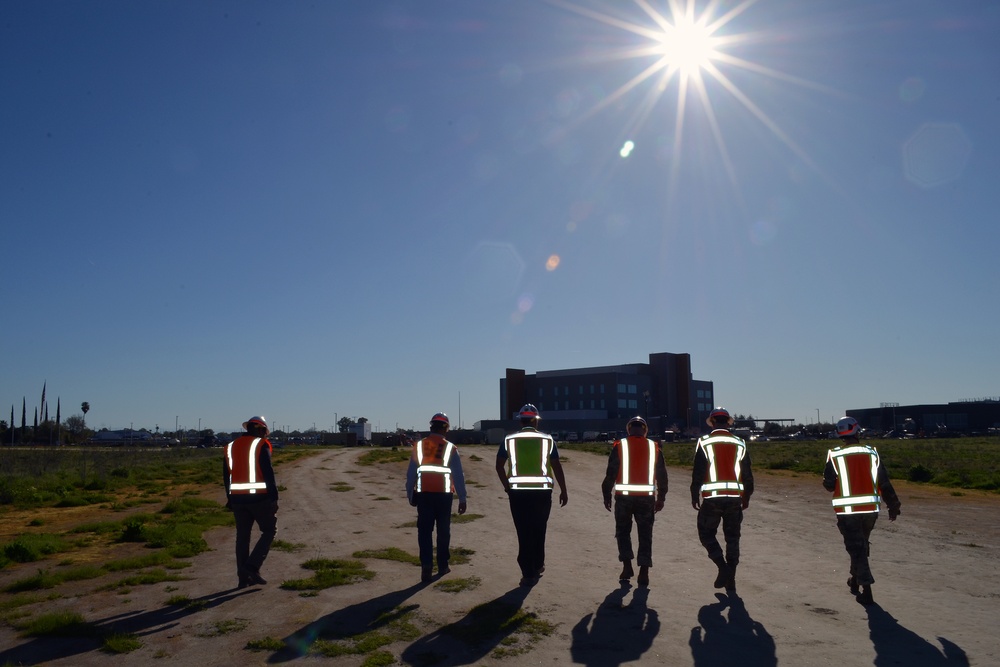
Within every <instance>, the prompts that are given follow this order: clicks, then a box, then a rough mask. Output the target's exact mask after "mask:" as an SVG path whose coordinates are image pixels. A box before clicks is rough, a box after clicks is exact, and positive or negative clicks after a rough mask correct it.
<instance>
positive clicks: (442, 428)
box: [431, 412, 451, 433]
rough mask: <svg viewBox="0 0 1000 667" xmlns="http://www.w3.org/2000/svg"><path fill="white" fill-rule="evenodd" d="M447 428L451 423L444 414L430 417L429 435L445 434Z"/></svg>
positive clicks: (440, 413)
mask: <svg viewBox="0 0 1000 667" xmlns="http://www.w3.org/2000/svg"><path fill="white" fill-rule="evenodd" d="M449 428H451V422H450V421H449V420H448V415H446V414H445V413H443V412H438V413H435V415H434V416H433V417H431V433H445V432H447V430H448V429H449Z"/></svg>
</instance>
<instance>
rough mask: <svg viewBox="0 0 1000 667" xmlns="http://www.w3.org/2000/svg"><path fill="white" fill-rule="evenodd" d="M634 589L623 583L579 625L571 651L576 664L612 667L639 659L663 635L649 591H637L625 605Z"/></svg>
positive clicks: (575, 628) (638, 589) (643, 589)
mask: <svg viewBox="0 0 1000 667" xmlns="http://www.w3.org/2000/svg"><path fill="white" fill-rule="evenodd" d="M631 588H632V585H631V584H629V583H628V582H627V581H626V582H623V583H622V584H621V586H620V588H616V589H615V590H613V591H612V592H611V593H609V594H608V596H607V597H606V598H604V602H602V603H601V605H600V606H599V607H598V608H597V611H595V612H594V613H593V614H587V615H586V616H584V617H583V618H582V619H580V622H579V623H577V624H576V627H574V628H573V645H572V647H571V649H570V652H571V655H572V656H573V662H575V663H577V664H581V665H588V666H591V667H613V666H614V665H620V664H622V663H625V662H632V661H635V660H638V659H640V658H641V657H642V654H643V653H645V652H646V651H648V650H649V648H650V647H651V646H652V645H653V639H654V638H655V637H656V635H658V634H659V632H660V618H659V615H658V614H657V613H656V611H655V610H653V609H650V608H648V607H647V606H646V601H647V600H648V599H649V589H648V588H637V589H636V590H635V593H634V594H633V595H632V600H631V601H630V602H629V603H628V604H627V605H624V606H623V605H622V602H623V601H624V600H625V595H626V594H627V593H628V591H629V590H630V589H631Z"/></svg>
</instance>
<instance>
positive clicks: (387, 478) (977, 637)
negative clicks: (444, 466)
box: [0, 447, 1000, 667]
mask: <svg viewBox="0 0 1000 667" xmlns="http://www.w3.org/2000/svg"><path fill="white" fill-rule="evenodd" d="M493 452H494V450H493V449H492V448H487V447H464V448H462V454H463V461H464V464H465V469H466V474H467V477H468V479H469V481H470V487H469V513H470V514H471V513H475V514H482V515H484V516H483V518H481V519H478V520H476V521H473V522H470V523H465V524H459V525H455V526H453V539H452V543H453V546H460V547H467V548H470V549H473V550H474V551H475V554H474V555H473V556H472V557H471V562H470V563H469V564H467V565H459V566H455V567H453V568H452V573H451V574H449V575H447V576H446V577H445V579H446V580H447V579H457V578H464V577H472V576H476V577H478V578H479V579H481V582H482V583H481V584H480V585H479V586H478V587H477V588H475V589H473V590H466V591H463V592H460V593H447V592H444V591H442V590H440V589H438V588H436V587H434V586H433V585H430V586H427V585H421V584H420V583H419V578H420V577H419V569H418V568H417V567H415V566H413V565H407V564H403V563H398V562H392V561H384V560H368V561H366V563H367V565H368V567H369V568H370V569H372V570H374V571H376V573H377V575H376V576H375V578H374V579H372V580H370V581H366V582H362V583H359V584H354V585H351V586H345V587H338V588H330V589H326V590H323V591H321V592H320V593H319V594H318V595H316V596H315V597H301V596H299V595H298V594H297V593H295V592H291V591H285V590H282V589H281V588H279V587H278V584H280V582H281V581H283V580H287V579H294V578H301V577H303V576H306V575H307V574H308V573H307V572H306V571H305V570H303V569H301V567H300V564H301V563H302V562H303V561H305V560H307V559H309V558H314V557H326V558H349V557H350V555H351V553H352V552H354V551H356V550H359V549H369V548H370V549H379V548H384V547H389V546H398V547H400V548H403V549H406V550H407V551H410V552H411V553H416V531H415V529H414V528H409V527H404V526H403V524H405V523H407V522H412V521H413V520H414V519H415V510H413V509H412V508H410V507H409V505H408V504H407V503H406V500H405V495H404V492H403V478H404V472H405V466H404V464H392V465H381V466H374V467H361V466H357V465H356V464H355V463H354V459H355V457H356V456H357V455H358V453H359V451H358V450H334V451H329V452H324V453H321V454H319V455H318V456H317V457H315V458H312V459H309V460H303V461H299V462H296V463H293V464H288V465H286V466H283V467H281V468H279V470H278V477H279V481H280V483H282V484H283V485H285V486H287V487H288V490H287V491H286V492H285V493H284V494H283V496H282V501H281V510H280V512H279V523H278V538H279V539H282V540H285V541H287V542H292V543H303V544H305V545H307V546H306V548H305V549H303V550H301V551H299V552H297V553H288V552H283V551H272V553H271V556H270V558H269V559H268V561H267V563H266V564H265V566H264V568H263V571H262V573H263V575H264V576H265V577H266V578H267V579H268V580H269V581H270V583H269V584H268V585H267V586H263V587H259V588H251V589H245V590H240V591H237V590H234V589H233V586H235V583H236V577H235V575H234V573H233V566H232V555H231V550H232V547H231V545H232V539H233V533H232V530H227V529H220V530H216V531H213V532H211V533H209V534H208V535H207V536H206V537H207V539H208V541H209V543H210V545H211V547H212V549H213V550H212V551H209V552H206V553H204V554H201V555H199V556H198V557H196V558H194V559H193V566H192V567H190V568H188V569H187V570H184V571H183V574H184V576H185V577H186V580H185V581H182V582H179V583H176V582H175V583H170V584H166V583H165V584H157V585H153V586H146V587H137V588H134V589H133V590H132V591H131V592H130V593H128V594H126V595H120V594H114V593H94V592H93V590H94V589H95V588H96V587H97V586H98V585H99V583H95V582H93V581H90V582H82V583H80V584H74V585H72V586H76V590H79V591H80V595H79V596H78V597H70V596H67V595H66V594H67V593H68V592H70V591H72V590H74V589H73V588H70V585H66V586H64V587H62V588H60V589H59V592H61V593H63V594H64V597H62V598H59V599H56V600H53V601H51V602H47V603H43V605H36V606H35V607H31V608H28V610H29V611H31V612H32V613H38V612H40V611H42V610H43V609H44V610H47V611H49V610H56V609H72V610H76V611H79V612H80V613H82V614H83V615H84V617H85V618H86V620H87V621H89V622H91V623H94V624H97V625H100V626H106V627H107V626H112V627H114V628H115V629H116V630H119V631H122V632H133V633H136V634H137V635H138V636H139V638H140V640H141V641H142V643H143V647H142V648H141V649H139V650H137V651H135V652H133V653H130V654H127V655H122V656H110V655H107V654H104V653H101V652H99V651H97V650H95V649H94V644H93V643H92V642H88V641H86V640H83V641H81V640H69V639H45V640H37V639H25V638H22V637H19V636H17V634H16V633H15V632H14V631H13V630H11V629H10V628H8V627H3V628H0V664H6V663H9V664H20V663H23V664H37V663H42V662H45V663H46V664H54V665H105V664H109V663H112V664H113V663H118V664H147V663H150V664H153V663H161V662H171V663H172V664H185V665H186V664H198V665H232V664H237V663H238V664H243V665H259V664H260V665H262V664H270V663H280V662H289V661H302V660H306V661H309V662H316V661H321V662H327V663H331V664H338V665H360V664H361V662H362V661H363V659H364V657H363V656H344V657H339V658H319V657H315V656H314V657H308V658H302V657H300V656H301V655H302V654H303V653H304V652H305V651H306V650H307V649H308V648H309V646H310V645H311V644H312V642H313V641H314V640H315V638H316V637H323V636H327V637H329V636H331V633H335V632H337V631H340V632H342V633H343V632H348V633H349V632H356V631H359V630H361V629H363V628H365V627H366V626H368V625H369V624H370V623H372V621H373V620H374V619H375V618H376V616H377V615H378V614H379V613H381V612H383V611H385V610H389V609H394V608H404V609H406V610H411V609H412V610H416V611H417V617H418V622H417V624H418V626H419V627H420V629H421V631H422V632H423V633H424V634H423V636H421V637H420V638H419V639H416V640H406V641H399V642H396V643H395V644H392V645H390V646H388V647H387V648H388V650H389V651H391V652H392V653H393V655H394V656H396V658H397V660H399V661H400V662H402V663H404V664H414V665H424V664H438V665H470V664H476V665H495V664H504V665H526V664H527V665H564V664H572V663H576V664H584V665H593V666H595V667H597V666H601V667H604V666H610V665H619V664H625V663H639V664H647V663H648V664H664V665H670V666H683V665H698V666H707V665H729V664H737V665H751V666H759V665H777V664H782V665H788V666H792V667H798V666H800V665H806V666H809V665H834V666H836V667H849V666H854V665H870V664H874V665H879V666H881V665H907V666H915V667H922V666H925V665H951V664H955V665H965V664H970V665H984V666H985V665H998V664H1000V638H998V635H997V631H996V622H997V619H998V617H1000V604H998V602H1000V570H998V554H1000V522H998V520H997V509H998V508H1000V498H998V497H997V496H995V495H984V494H973V493H968V494H965V495H962V496H957V497H956V496H952V495H950V493H949V492H947V491H942V490H937V489H928V488H924V487H918V486H914V485H907V484H903V483H897V491H898V492H899V495H900V497H901V499H902V501H903V513H902V516H901V517H900V518H899V520H898V521H896V522H895V523H889V521H888V520H887V517H886V516H885V515H883V517H882V518H881V519H880V520H879V523H878V526H877V527H876V529H875V533H874V535H873V540H872V563H873V565H872V567H873V571H874V573H875V577H876V579H877V584H876V586H875V598H876V601H877V604H876V605H875V606H872V607H868V608H865V607H863V606H861V605H859V604H858V603H857V602H856V601H855V600H854V598H853V597H852V596H851V595H850V594H849V593H848V590H847V587H846V586H845V583H844V582H845V580H846V579H847V574H846V566H847V563H848V561H847V554H846V552H845V551H844V549H843V543H842V542H841V539H840V535H839V533H838V532H837V529H836V523H835V519H834V515H833V511H832V510H831V508H830V503H829V495H828V494H826V493H825V492H824V491H823V489H822V487H821V485H820V481H819V479H818V477H809V476H790V475H774V474H766V473H761V472H758V481H757V488H758V490H757V494H756V495H755V496H754V499H753V503H752V504H751V506H750V509H749V510H748V511H747V513H746V515H745V520H744V529H743V563H742V564H741V566H740V572H739V595H738V597H732V598H729V597H726V596H725V595H722V594H720V593H718V592H717V591H716V590H715V589H713V588H712V580H713V579H714V566H713V565H712V564H711V562H710V561H709V560H708V559H707V558H706V557H705V554H704V551H703V549H702V547H701V546H700V544H699V543H698V540H697V535H696V533H695V511H694V510H693V509H692V508H691V507H690V504H689V500H688V498H689V496H688V491H687V487H688V484H689V477H690V473H689V471H687V470H683V469H670V481H671V492H670V494H669V495H668V497H667V506H666V508H665V509H664V511H663V512H661V513H660V514H659V515H658V516H657V522H656V527H655V530H654V550H653V558H654V567H653V569H652V571H651V580H652V581H651V583H650V586H649V588H648V589H640V588H634V587H629V586H625V587H623V586H620V585H619V583H618V581H617V574H618V571H619V564H618V563H617V555H616V550H615V544H614V537H613V534H614V521H613V518H612V515H611V514H610V513H609V512H607V511H605V510H604V507H603V505H602V502H601V496H600V481H601V477H602V476H603V470H604V465H605V459H604V458H603V457H599V456H595V455H590V454H585V453H580V452H572V451H566V452H563V455H564V459H565V463H564V466H565V469H566V476H567V480H568V484H569V504H568V505H567V506H566V507H564V508H558V507H554V508H553V511H552V517H551V519H550V522H549V534H548V542H547V559H546V560H547V563H546V566H547V570H546V573H545V576H544V577H542V580H541V582H540V583H539V584H538V585H537V586H536V587H534V588H532V589H530V590H529V589H522V588H519V587H518V586H517V583H518V579H519V571H518V569H517V565H516V562H515V556H516V548H517V547H516V539H515V538H514V534H513V527H512V524H511V520H510V514H509V510H508V507H507V503H506V499H505V497H504V496H503V494H502V492H501V491H500V485H499V482H498V481H497V480H496V476H495V473H494V471H493ZM474 459H478V460H474ZM336 482H346V483H348V484H350V485H351V486H353V487H354V489H355V490H354V491H352V492H346V493H344V492H335V491H333V490H332V489H331V485H333V484H334V483H336ZM218 497H219V498H220V499H221V490H220V492H219V495H218ZM4 520H5V521H9V520H10V518H9V516H8V517H7V518H5V519H4ZM37 567H38V565H37V564H29V565H23V566H17V567H15V568H8V569H6V570H4V571H2V572H0V585H3V584H4V583H6V582H9V581H12V580H13V579H16V578H20V577H23V576H26V575H27V574H30V573H32V572H34V571H35V569H37ZM168 587H171V588H172V589H176V590H172V589H171V588H168ZM4 595H6V594H4ZM172 595H187V596H189V597H190V598H192V599H199V600H201V601H203V602H204V603H205V604H204V607H203V608H202V609H200V610H196V611H192V610H187V609H178V608H174V607H169V606H166V605H165V602H166V600H167V599H168V598H169V597H170V596H172ZM2 601H3V595H0V602H2ZM505 603H509V604H511V605H514V606H518V605H519V606H520V607H521V608H522V609H524V610H525V611H529V612H533V613H535V614H537V616H538V617H539V618H540V619H542V620H544V621H548V622H550V623H552V624H554V625H555V631H554V632H553V634H552V635H551V636H549V637H546V638H543V639H542V640H541V641H539V642H538V643H537V644H535V645H534V646H533V647H531V648H530V650H529V651H528V652H527V653H524V654H522V655H520V656H516V657H506V658H502V659H500V658H496V657H494V655H493V652H494V650H495V649H497V648H498V647H506V646H508V645H507V644H506V643H500V640H501V637H500V636H499V635H497V636H494V637H492V638H491V639H489V640H487V641H485V642H483V643H481V644H471V645H470V644H468V643H466V642H464V641H462V640H461V639H457V638H455V637H454V636H453V635H449V634H447V633H441V632H438V631H437V630H438V629H439V628H441V627H442V626H445V625H447V624H450V623H454V622H461V621H462V620H463V619H465V620H466V621H468V620H469V619H468V616H469V612H470V610H471V609H472V608H473V607H475V606H477V605H483V604H488V605H489V607H488V608H491V609H497V608H502V605H503V604H505ZM236 620H239V623H237V625H241V624H243V623H244V622H245V625H246V627H244V628H243V629H242V630H238V631H235V632H230V633H227V634H221V635H220V634H218V632H217V627H218V626H217V625H216V624H217V623H219V622H231V621H236ZM501 634H503V633H501ZM265 637H273V638H277V639H281V640H284V641H285V642H286V643H287V644H288V645H289V647H290V648H288V649H285V650H283V651H278V652H274V651H263V652H252V651H248V650H246V649H245V648H244V646H245V645H246V643H247V641H250V640H259V639H263V638H265ZM507 641H508V642H509V641H510V639H508V640H507ZM520 642H521V643H522V644H523V642H524V639H523V638H522V639H521V640H520ZM516 645H517V644H515V646H516Z"/></svg>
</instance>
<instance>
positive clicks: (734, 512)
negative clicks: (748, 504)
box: [698, 497, 743, 565]
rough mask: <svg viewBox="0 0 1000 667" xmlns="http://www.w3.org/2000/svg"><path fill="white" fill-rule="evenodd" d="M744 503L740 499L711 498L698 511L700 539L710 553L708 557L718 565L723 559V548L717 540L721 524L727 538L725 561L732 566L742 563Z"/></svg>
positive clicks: (704, 500) (705, 500) (703, 500)
mask: <svg viewBox="0 0 1000 667" xmlns="http://www.w3.org/2000/svg"><path fill="white" fill-rule="evenodd" d="M742 503H743V501H742V500H741V499H740V498H738V497H733V498H711V499H704V498H702V501H701V509H700V510H698V539H699V540H700V541H701V545H702V546H703V547H705V550H706V551H708V557H709V558H711V559H712V561H713V562H714V563H716V564H718V563H719V562H720V561H721V560H722V559H723V555H722V547H721V546H720V545H719V540H718V539H717V538H716V533H718V530H719V524H720V523H721V524H722V534H723V535H724V536H725V538H726V555H725V560H726V562H727V563H729V564H730V565H736V564H737V563H739V562H740V524H742V523H743V505H742Z"/></svg>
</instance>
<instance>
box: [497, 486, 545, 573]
mask: <svg viewBox="0 0 1000 667" xmlns="http://www.w3.org/2000/svg"><path fill="white" fill-rule="evenodd" d="M507 499H508V500H509V501H510V516H511V518H512V519H513V520H514V529H515V530H516V531H517V564H518V565H519V566H520V567H521V576H523V577H535V576H538V573H539V571H540V570H541V569H542V568H543V567H544V566H545V530H546V527H547V526H548V523H549V513H550V512H551V511H552V489H544V490H543V489H511V490H510V491H509V492H508V493H507Z"/></svg>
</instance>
